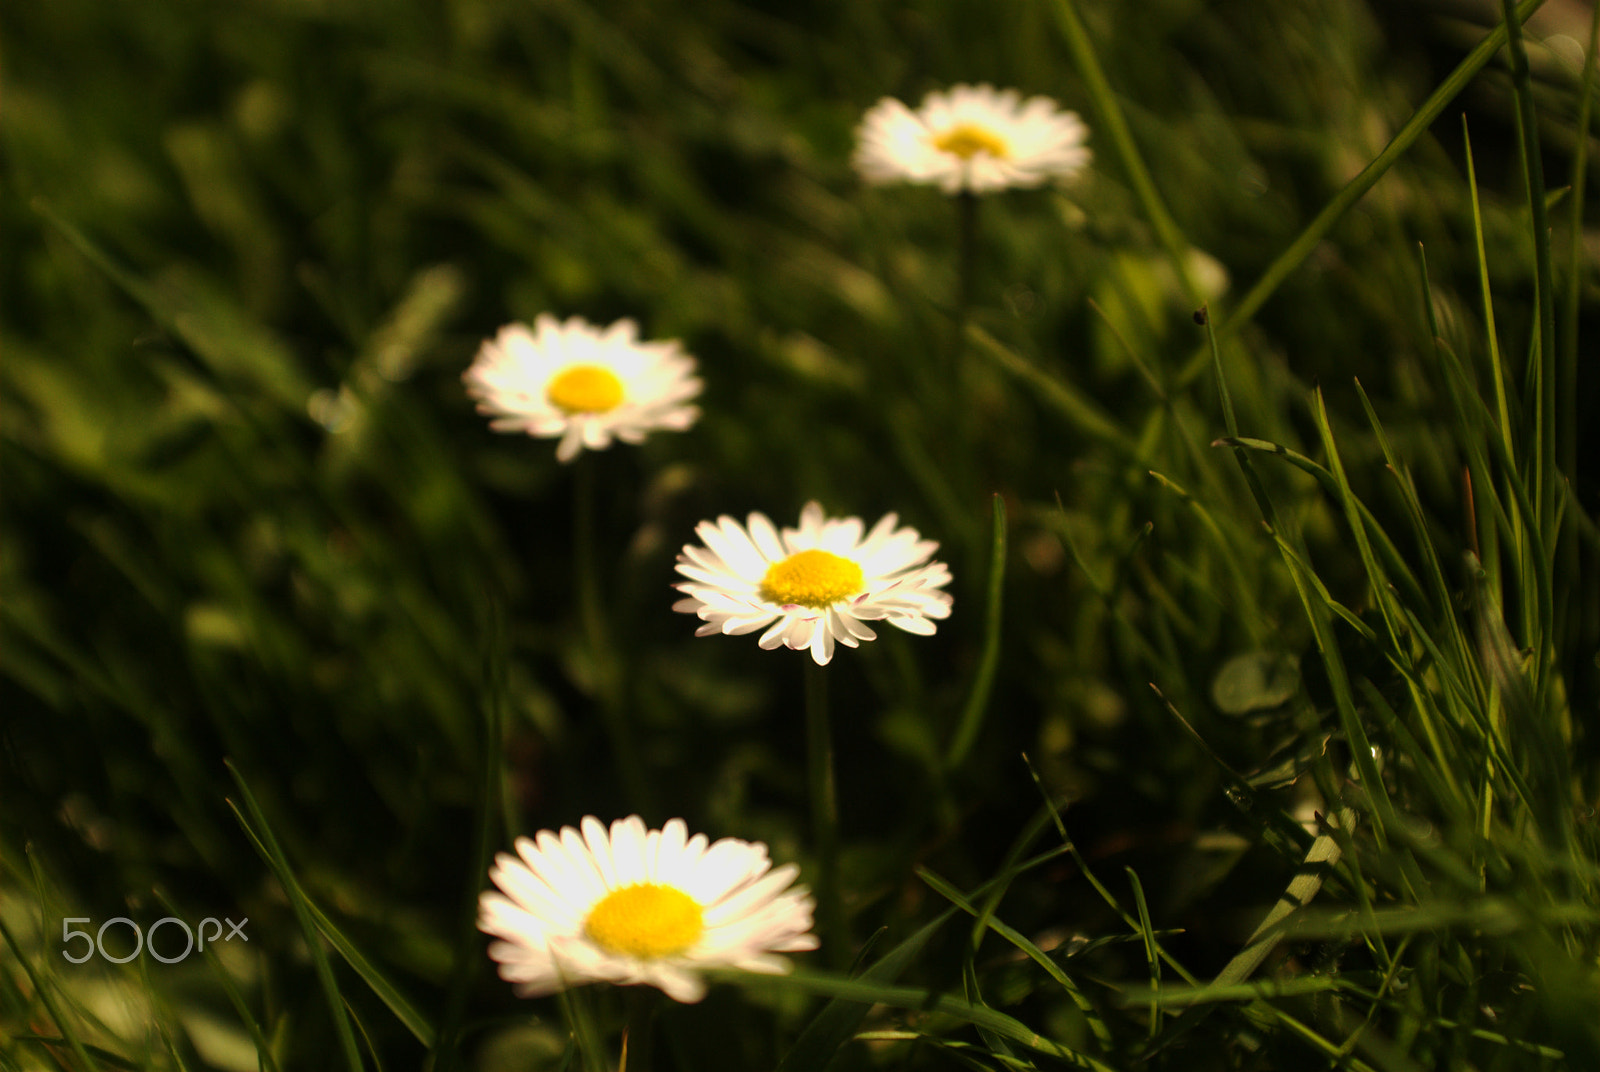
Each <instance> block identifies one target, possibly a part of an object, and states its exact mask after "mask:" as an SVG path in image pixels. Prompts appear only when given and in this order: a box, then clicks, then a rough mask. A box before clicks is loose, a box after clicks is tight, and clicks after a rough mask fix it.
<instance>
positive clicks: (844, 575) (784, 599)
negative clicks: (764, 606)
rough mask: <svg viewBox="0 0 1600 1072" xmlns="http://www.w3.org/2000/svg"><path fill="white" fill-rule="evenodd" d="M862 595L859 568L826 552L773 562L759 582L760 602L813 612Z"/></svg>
mask: <svg viewBox="0 0 1600 1072" xmlns="http://www.w3.org/2000/svg"><path fill="white" fill-rule="evenodd" d="M859 591H861V567H860V566H858V565H856V564H855V563H854V562H852V561H850V560H849V559H848V558H840V557H839V556H838V555H835V554H830V553H829V552H827V551H800V552H798V553H796V554H792V555H790V556H789V557H788V558H786V559H784V560H783V561H782V562H774V563H773V564H772V565H771V566H769V567H768V568H767V575H766V576H765V577H763V578H761V598H762V599H765V600H766V601H767V602H769V603H785V604H787V603H795V604H798V605H799V606H802V607H810V608H811V609H812V610H821V609H822V608H823V607H826V606H829V605H831V604H834V603H837V602H839V600H841V599H844V598H845V597H846V596H852V595H855V594H856V593H857V592H859Z"/></svg>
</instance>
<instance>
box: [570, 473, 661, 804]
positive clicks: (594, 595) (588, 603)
mask: <svg viewBox="0 0 1600 1072" xmlns="http://www.w3.org/2000/svg"><path fill="white" fill-rule="evenodd" d="M597 464H598V462H597V459H595V458H594V457H593V456H592V455H590V454H588V453H587V452H585V453H584V454H583V455H582V456H580V457H579V458H578V459H577V462H576V465H575V466H574V468H575V469H576V472H574V473H573V481H574V499H575V502H574V503H573V510H572V544H573V555H574V557H575V558H576V559H577V573H578V614H579V616H580V617H581V618H582V620H583V631H584V636H585V638H586V639H587V640H588V644H589V669H590V673H591V674H592V675H593V679H594V680H593V684H594V692H595V698H596V700H597V701H598V702H599V706H600V716H601V718H602V719H603V720H604V721H605V726H606V733H607V735H609V736H610V738H611V748H612V752H613V754H614V755H615V756H616V761H617V768H618V771H619V773H620V774H621V776H622V784H623V788H624V790H625V791H626V792H627V794H628V802H629V805H630V806H631V807H633V808H635V809H637V810H638V811H639V812H640V813H641V814H643V815H645V816H654V815H655V814H656V808H655V794H654V792H653V791H652V789H651V785H650V775H649V771H648V769H647V768H646V767H645V764H644V759H643V757H642V756H641V755H640V753H639V737H638V734H637V733H636V732H635V728H634V726H633V725H632V721H631V720H630V719H629V718H628V709H627V701H626V697H625V696H624V695H623V675H622V669H621V666H620V665H619V662H618V658H617V654H616V651H615V649H614V648H613V647H612V645H611V640H610V633H609V631H608V629H607V627H606V615H605V604H604V602H603V600H602V598H601V590H600V567H599V563H598V561H597V560H596V558H595V509H596V507H595V479H596V478H595V469H596V467H597Z"/></svg>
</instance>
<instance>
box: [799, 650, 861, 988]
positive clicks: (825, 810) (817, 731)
mask: <svg viewBox="0 0 1600 1072" xmlns="http://www.w3.org/2000/svg"><path fill="white" fill-rule="evenodd" d="M826 673H827V671H826V669H825V668H823V667H821V666H818V665H817V664H816V662H814V661H813V660H812V659H811V657H810V656H809V654H808V655H807V656H806V687H805V688H806V776H807V783H808V789H809V791H810V792H809V795H810V797H811V836H812V838H813V839H814V841H815V843H816V847H817V925H818V929H819V930H820V931H821V932H822V936H823V946H824V948H825V949H827V951H828V960H829V962H830V963H831V964H833V965H834V966H835V967H843V966H844V965H845V964H847V963H849V956H850V939H849V935H848V934H846V933H845V919H844V902H843V901H842V900H840V897H839V801H838V798H837V796H836V795H835V792H834V781H833V729H832V727H831V726H830V725H829V723H828V679H827V677H826V676H825V675H826Z"/></svg>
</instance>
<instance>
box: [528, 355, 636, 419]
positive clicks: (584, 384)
mask: <svg viewBox="0 0 1600 1072" xmlns="http://www.w3.org/2000/svg"><path fill="white" fill-rule="evenodd" d="M544 397H545V399H546V400H547V401H549V403H550V404H551V405H552V406H555V407H557V408H558V409H562V410H565V411H566V412H568V413H605V412H607V411H608V410H613V409H616V408H617V404H618V403H619V402H621V401H622V381H621V380H619V379H617V374H616V373H615V372H612V371H611V370H610V369H608V368H601V367H600V366H599V365H573V366H572V367H571V368H568V369H562V370H561V372H560V373H559V374H558V375H557V376H556V377H555V379H553V380H551V381H550V386H549V387H546V388H545V391H544Z"/></svg>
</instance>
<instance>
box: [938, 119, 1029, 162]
mask: <svg viewBox="0 0 1600 1072" xmlns="http://www.w3.org/2000/svg"><path fill="white" fill-rule="evenodd" d="M933 147H934V148H935V149H938V150H939V151H940V152H941V153H955V154H956V155H957V156H959V157H960V158H961V159H963V160H971V159H972V158H973V157H974V156H977V155H978V154H979V153H988V154H989V155H990V156H992V157H994V158H995V159H997V160H1004V159H1005V158H1006V157H1008V156H1010V155H1011V153H1010V151H1009V150H1007V149H1006V143H1005V142H1004V141H1001V140H1000V137H999V136H998V135H996V134H993V133H991V132H990V131H987V130H984V129H983V128H982V127H980V126H974V125H973V124H971V123H961V124H958V125H956V126H953V127H951V128H950V129H949V130H947V131H945V132H944V133H943V134H940V135H939V136H938V137H937V138H934V139H933Z"/></svg>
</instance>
